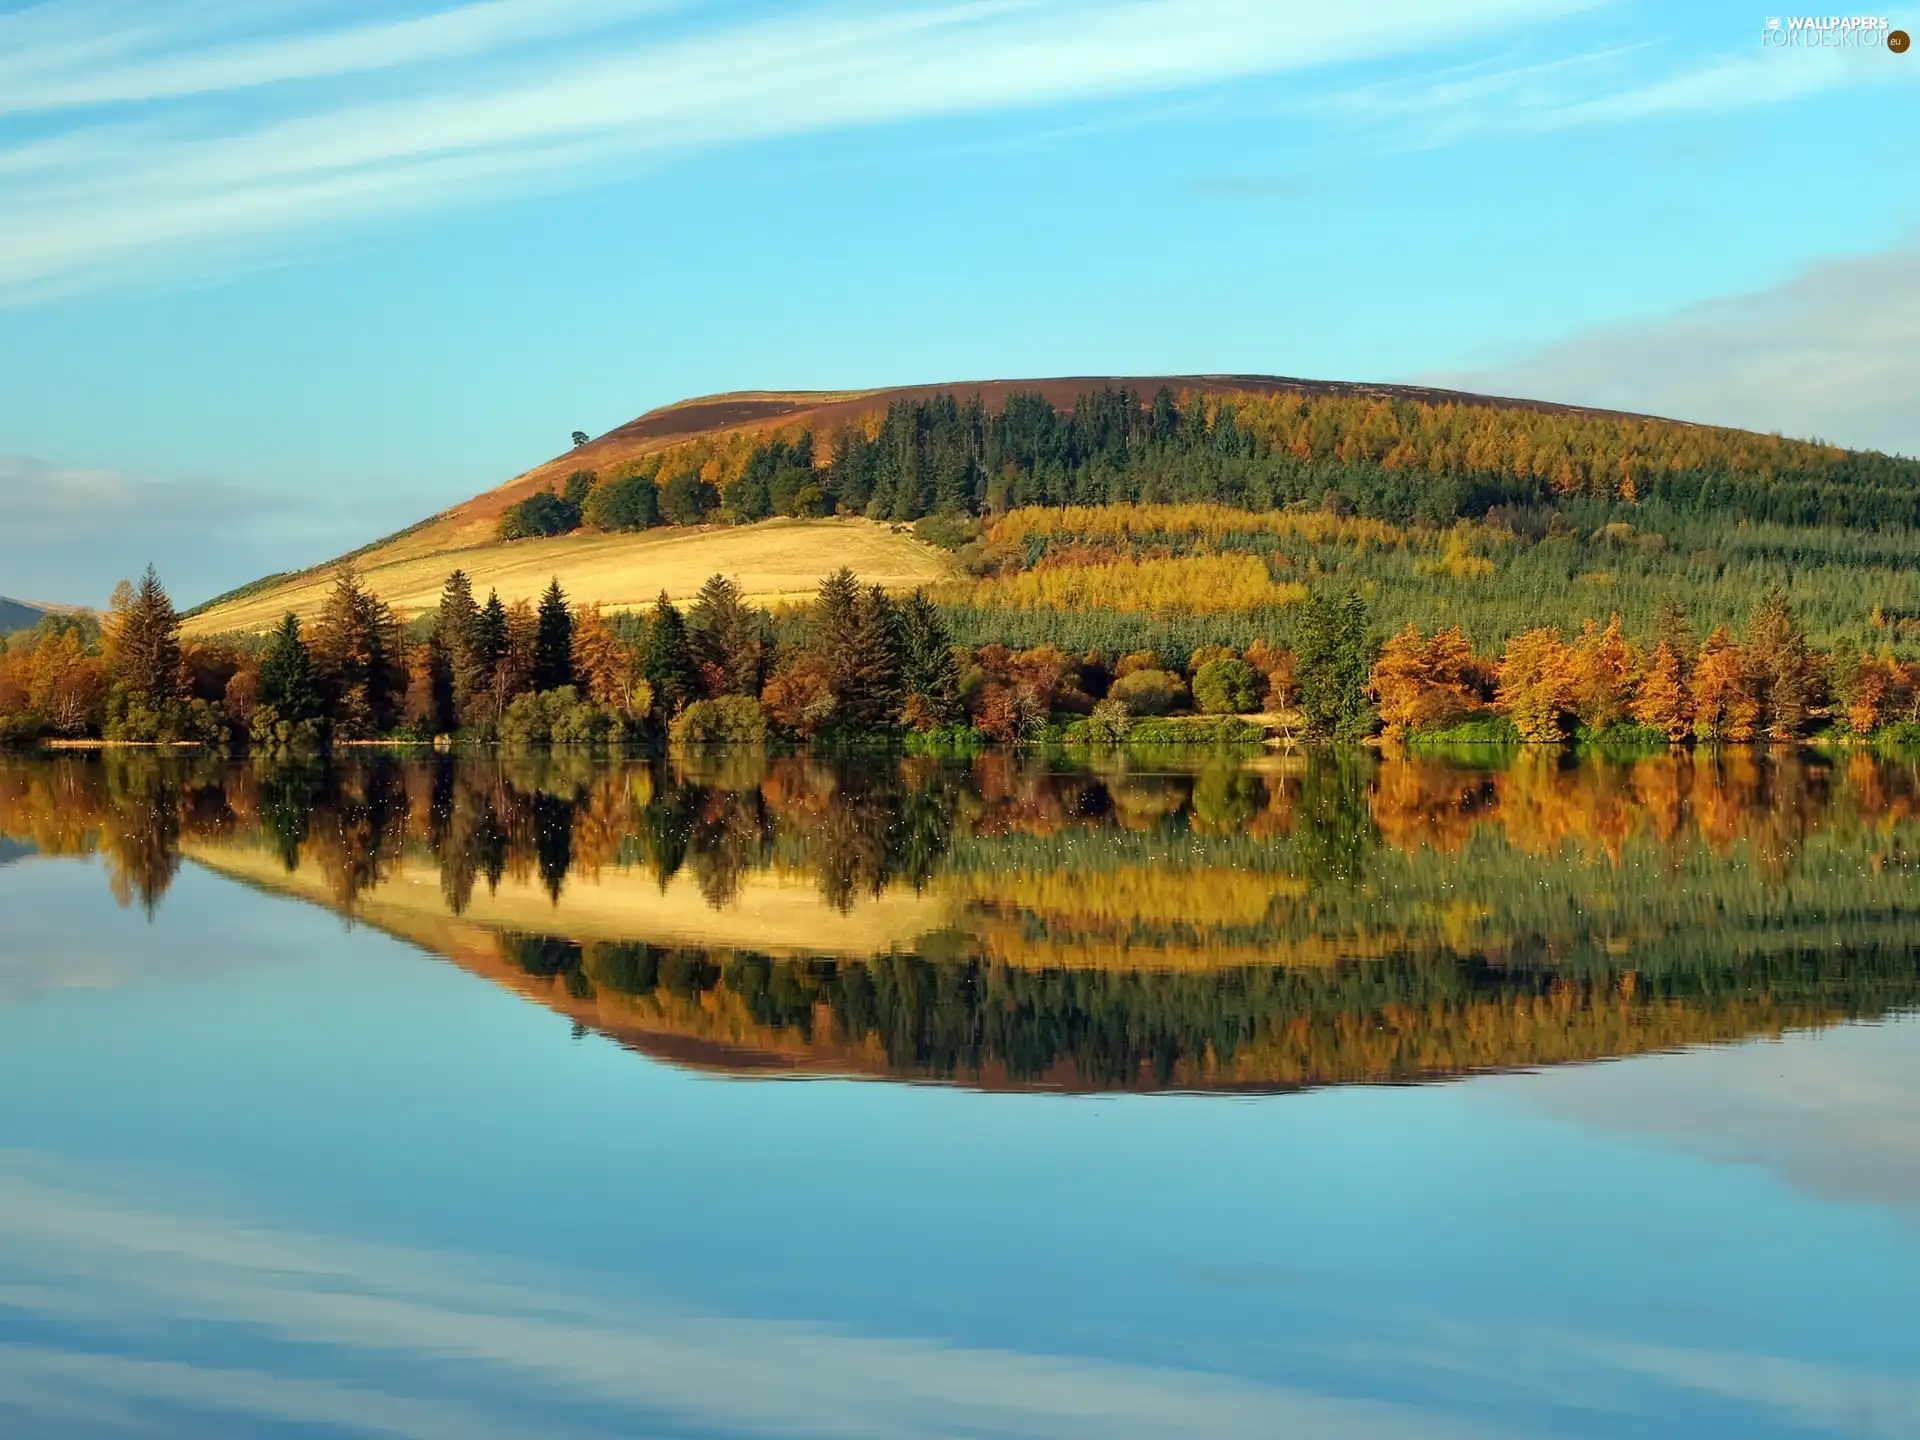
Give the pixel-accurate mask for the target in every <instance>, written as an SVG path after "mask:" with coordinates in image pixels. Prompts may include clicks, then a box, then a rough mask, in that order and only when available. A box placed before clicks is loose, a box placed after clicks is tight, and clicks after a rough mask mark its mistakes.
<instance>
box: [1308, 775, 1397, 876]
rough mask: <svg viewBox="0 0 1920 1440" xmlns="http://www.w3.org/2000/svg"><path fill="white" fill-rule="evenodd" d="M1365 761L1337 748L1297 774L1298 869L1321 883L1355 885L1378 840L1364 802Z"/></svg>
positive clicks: (1365, 798)
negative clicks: (1298, 775)
mask: <svg viewBox="0 0 1920 1440" xmlns="http://www.w3.org/2000/svg"><path fill="white" fill-rule="evenodd" d="M1370 768H1371V767H1370V766H1369V765H1368V763H1367V761H1366V760H1365V759H1364V758H1363V757H1361V756H1359V755H1355V754H1353V753H1351V752H1348V751H1336V752H1334V753H1332V754H1329V755H1328V756H1326V757H1325V759H1324V760H1323V761H1320V762H1319V763H1316V764H1312V765H1309V766H1308V767H1307V769H1306V771H1305V772H1304V773H1303V774H1302V775H1301V776H1300V791H1299V799H1298V800H1297V801H1296V802H1295V805H1294V825H1293V837H1294V844H1295V848H1296V853H1297V855H1298V858H1299V863H1300V866H1301V870H1302V873H1303V874H1304V875H1305V877H1306V878H1307V879H1310V880H1313V881H1316V882H1318V883H1319V884H1323V885H1326V884H1335V883H1338V884H1344V885H1357V884H1359V883H1360V882H1361V881H1362V880H1364V879H1365V878H1366V872H1367V861H1368V857H1369V856H1370V855H1371V854H1372V852H1373V849H1374V846H1375V844H1376V843H1377V842H1378V840H1379V831H1378V830H1377V829H1376V828H1375V827H1374V823H1373V815H1372V810H1371V808H1370V806H1369V804H1368V799H1369V796H1368V789H1369V781H1370V779H1371V776H1370V774H1369V773H1368V772H1369V770H1370Z"/></svg>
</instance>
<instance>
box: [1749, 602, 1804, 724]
mask: <svg viewBox="0 0 1920 1440" xmlns="http://www.w3.org/2000/svg"><path fill="white" fill-rule="evenodd" d="M1745 656H1746V666H1747V676H1748V680H1749V682H1750V684H1751V686H1752V690H1753V699H1754V703H1755V705H1756V706H1757V707H1758V716H1757V723H1758V724H1759V725H1760V726H1761V727H1762V728H1763V729H1764V730H1765V731H1766V733H1767V736H1768V737H1769V738H1770V739H1773V740H1794V739H1797V738H1798V737H1799V734H1800V732H1801V730H1802V729H1803V728H1805V726H1806V721H1807V706H1808V703H1809V699H1810V697H1811V694H1812V691H1813V688H1814V682H1815V679H1816V677H1817V675H1818V666H1817V663H1816V661H1815V660H1814V657H1813V654H1812V652H1811V651H1810V650H1809V649H1808V648H1807V637H1806V633H1805V632H1804V631H1803V630H1801V628H1800V625H1799V622H1798V621H1796V620H1795V619H1794V617H1793V611H1792V609H1791V608H1790V607H1789V606H1788V605H1787V597H1786V596H1785V595H1784V594H1782V593H1781V592H1780V591H1779V590H1778V589H1774V590H1769V591H1768V592H1767V593H1766V595H1765V596H1764V597H1763V598H1762V599H1761V601H1760V604H1759V605H1758V606H1757V607H1756V608H1755V610H1754V612H1753V619H1752V621H1751V622H1750V623H1749V625H1748V627H1747V644H1746V648H1745Z"/></svg>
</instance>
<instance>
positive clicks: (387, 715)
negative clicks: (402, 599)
mask: <svg viewBox="0 0 1920 1440" xmlns="http://www.w3.org/2000/svg"><path fill="white" fill-rule="evenodd" d="M312 654H313V663H314V668H315V670H317V671H318V672H319V675H320V678H321V681H322V683H323V685H324V687H325V691H326V694H327V699H328V706H329V709H330V710H331V712H332V717H333V722H334V729H335V732H336V733H337V734H339V735H340V736H342V737H343V738H346V739H366V738H370V737H372V736H374V735H378V734H381V733H382V732H384V731H386V730H388V729H391V728H392V726H393V724H394V721H395V719H396V718H397V716H398V714H399V709H400V702H401V699H402V697H403V696H404V695H405V693H406V688H407V667H406V657H405V654H404V652H403V646H402V641H401V635H400V625H399V622H398V621H397V620H395V619H394V615H393V611H392V610H391V609H390V608H389V607H388V605H387V602H386V601H384V600H382V599H381V598H380V597H379V596H378V595H376V594H374V593H373V591H372V590H370V589H368V588H367V586H366V585H365V584H364V583H362V581H361V579H360V575H359V572H358V571H356V570H355V569H354V567H353V564H352V562H351V561H344V562H342V564H341V565H340V568H339V570H338V572H337V574H336V576H335V579H334V584H333V589H332V591H331V592H330V593H329V594H328V596H327V599H326V603H325V604H324V605H322V607H321V610H320V614H319V616H318V617H317V618H316V619H315V621H314V627H313V644H312Z"/></svg>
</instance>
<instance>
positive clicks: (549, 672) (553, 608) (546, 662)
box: [533, 576, 573, 690]
mask: <svg viewBox="0 0 1920 1440" xmlns="http://www.w3.org/2000/svg"><path fill="white" fill-rule="evenodd" d="M572 683H573V612H572V611H571V610H569V609H568V608H567V595H566V592H565V591H564V590H562V589H561V588H560V580H559V577H558V576H556V577H555V578H554V579H553V580H551V581H549V582H548V584H547V588H546V591H545V593H544V594H542V595H541V597H540V618H539V622H538V629H537V630H536V631H535V634H534V642H533V688H534V689H536V690H558V689H559V688H560V687H561V686H562V685H571V684H572Z"/></svg>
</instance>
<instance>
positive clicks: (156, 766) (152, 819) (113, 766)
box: [100, 756, 181, 918]
mask: <svg viewBox="0 0 1920 1440" xmlns="http://www.w3.org/2000/svg"><path fill="white" fill-rule="evenodd" d="M180 779H181V776H180V772H179V768H178V767H177V766H168V765H163V764H160V763H158V762H156V761H153V760H151V759H150V758H149V757H146V756H141V757H138V758H137V759H133V758H127V759H122V757H119V756H115V757H112V758H111V759H110V760H109V761H108V762H107V766H106V794H105V809H106V814H105V816H103V817H102V818H103V819H104V820H105V822H106V823H105V824H104V825H103V826H102V830H101V837H100V848H101V850H102V851H103V852H104V854H105V856H106V861H107V874H108V884H109V885H110V886H111V888H112V891H113V898H114V900H115V901H116V902H117V903H119V904H120V905H127V904H130V903H132V902H133V901H135V900H138V901H139V902H140V908H141V909H142V910H144V911H146V913H147V916H148V918H152V916H153V912H154V910H155V909H156V908H158V906H159V904H160V897H161V896H163V895H165V894H166V893H167V887H168V886H169V885H171V884H172V883H173V877H174V875H175V874H176V873H177V872H178V871H179V869H180V801H181V796H180Z"/></svg>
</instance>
